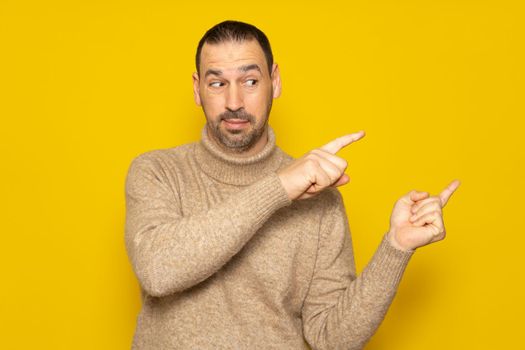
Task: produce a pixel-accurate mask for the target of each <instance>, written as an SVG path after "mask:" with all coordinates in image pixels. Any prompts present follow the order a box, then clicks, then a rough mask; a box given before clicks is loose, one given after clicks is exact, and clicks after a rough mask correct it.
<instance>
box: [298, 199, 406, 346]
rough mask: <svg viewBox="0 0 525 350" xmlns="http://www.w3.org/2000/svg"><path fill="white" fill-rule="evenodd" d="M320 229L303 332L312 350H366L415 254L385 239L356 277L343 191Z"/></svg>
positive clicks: (305, 307)
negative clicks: (363, 349)
mask: <svg viewBox="0 0 525 350" xmlns="http://www.w3.org/2000/svg"><path fill="white" fill-rule="evenodd" d="M332 193H334V195H335V198H334V196H332V197H330V198H331V200H330V204H329V205H328V208H327V212H326V213H325V215H324V217H323V219H322V223H321V229H320V238H319V239H320V241H319V248H318V256H317V260H316V265H315V270H314V274H313V278H312V281H311V285H310V288H309V291H308V294H307V297H306V298H305V302H304V304H303V309H302V318H303V331H304V336H305V339H306V341H307V342H308V344H309V345H310V346H311V348H312V349H313V350H318V349H319V350H321V349H322V350H327V349H362V348H363V347H364V346H365V344H366V343H367V342H368V340H369V339H370V338H371V336H372V335H373V334H374V333H375V331H376V330H377V328H378V327H379V325H380V323H381V321H382V320H383V318H384V316H385V314H386V312H387V310H388V308H389V306H390V304H391V303H392V300H393V298H394V296H395V293H396V291H397V287H398V285H399V282H400V279H401V277H402V274H403V272H404V270H405V267H406V265H407V264H408V261H409V259H410V257H411V256H412V254H413V252H414V251H409V252H406V251H401V250H399V249H397V248H395V247H393V246H392V245H391V244H390V243H389V241H388V240H387V239H386V234H385V235H383V237H382V241H381V243H380V245H379V247H378V249H377V250H376V252H375V253H374V255H373V257H372V259H371V260H370V262H369V263H368V265H367V266H366V267H365V268H364V269H363V271H362V273H361V274H360V275H359V276H357V277H356V269H355V263H354V255H353V248H352V241H351V235H350V229H349V224H348V219H347V216H346V212H345V208H344V204H343V200H342V197H341V194H340V193H339V191H338V190H336V189H334V191H332Z"/></svg>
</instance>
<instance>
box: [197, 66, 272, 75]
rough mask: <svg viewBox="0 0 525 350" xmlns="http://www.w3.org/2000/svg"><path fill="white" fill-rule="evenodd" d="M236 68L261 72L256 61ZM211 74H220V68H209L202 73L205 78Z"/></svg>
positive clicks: (242, 70)
mask: <svg viewBox="0 0 525 350" xmlns="http://www.w3.org/2000/svg"><path fill="white" fill-rule="evenodd" d="M237 70H238V71H240V72H243V73H245V72H248V71H250V70H257V71H259V73H261V74H262V71H261V67H259V65H258V64H256V63H253V64H245V65H243V66H240V67H239V68H237ZM212 74H213V75H222V70H220V69H212V68H210V69H208V70H207V71H206V73H205V74H204V78H206V77H207V76H208V75H212Z"/></svg>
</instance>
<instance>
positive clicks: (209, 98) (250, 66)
mask: <svg viewBox="0 0 525 350" xmlns="http://www.w3.org/2000/svg"><path fill="white" fill-rule="evenodd" d="M199 70H200V76H199V75H197V73H194V74H193V88H194V97H195V102H196V103H197V105H199V106H202V108H203V111H204V114H205V116H206V120H207V122H208V126H209V132H210V133H211V136H212V137H213V138H214V139H215V141H216V142H217V143H218V144H220V145H222V146H224V147H225V148H227V149H228V150H230V151H232V152H236V153H241V152H245V151H247V150H249V149H252V147H254V146H255V145H257V144H258V143H260V142H261V136H262V135H263V134H266V133H265V131H266V125H267V121H268V117H269V114H270V110H271V107H272V100H273V98H277V97H278V96H279V95H280V90H281V84H280V77H279V69H278V67H277V65H276V64H274V65H273V67H272V75H271V76H270V72H268V64H267V63H266V58H265V55H264V52H263V51H262V49H261V47H260V45H259V43H258V42H257V41H256V40H248V41H244V42H242V43H239V42H230V41H227V42H223V43H219V44H212V45H209V44H208V43H206V44H204V46H203V47H202V51H201V62H200V67H199Z"/></svg>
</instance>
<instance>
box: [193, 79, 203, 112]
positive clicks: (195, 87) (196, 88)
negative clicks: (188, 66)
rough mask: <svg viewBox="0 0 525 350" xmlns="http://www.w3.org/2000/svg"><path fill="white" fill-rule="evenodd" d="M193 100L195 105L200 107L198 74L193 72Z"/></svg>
mask: <svg viewBox="0 0 525 350" xmlns="http://www.w3.org/2000/svg"><path fill="white" fill-rule="evenodd" d="M192 77H193V99H194V100H195V103H196V104H197V106H202V104H201V96H200V95H199V91H200V88H199V82H200V81H199V74H198V73H197V72H194V73H193V75H192Z"/></svg>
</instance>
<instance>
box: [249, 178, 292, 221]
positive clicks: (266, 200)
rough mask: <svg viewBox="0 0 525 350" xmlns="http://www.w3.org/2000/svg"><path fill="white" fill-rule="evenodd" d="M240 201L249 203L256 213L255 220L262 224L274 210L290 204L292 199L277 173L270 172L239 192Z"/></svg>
mask: <svg viewBox="0 0 525 350" xmlns="http://www.w3.org/2000/svg"><path fill="white" fill-rule="evenodd" d="M239 200H240V203H249V205H250V207H251V208H252V209H253V213H254V214H255V215H256V219H255V220H256V222H257V223H260V224H263V223H264V222H265V221H266V220H267V219H268V218H269V217H270V216H271V215H272V214H273V213H274V212H275V211H276V210H278V209H280V208H282V207H285V206H287V205H290V204H291V203H292V200H291V199H290V198H289V197H288V193H286V190H285V188H284V186H283V184H282V182H281V179H280V177H279V175H278V174H277V173H276V172H272V173H270V174H268V176H265V177H264V178H262V179H260V180H258V181H257V182H256V183H255V184H254V185H253V186H249V187H247V188H246V189H244V190H243V191H242V193H241V194H240V198H239Z"/></svg>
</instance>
